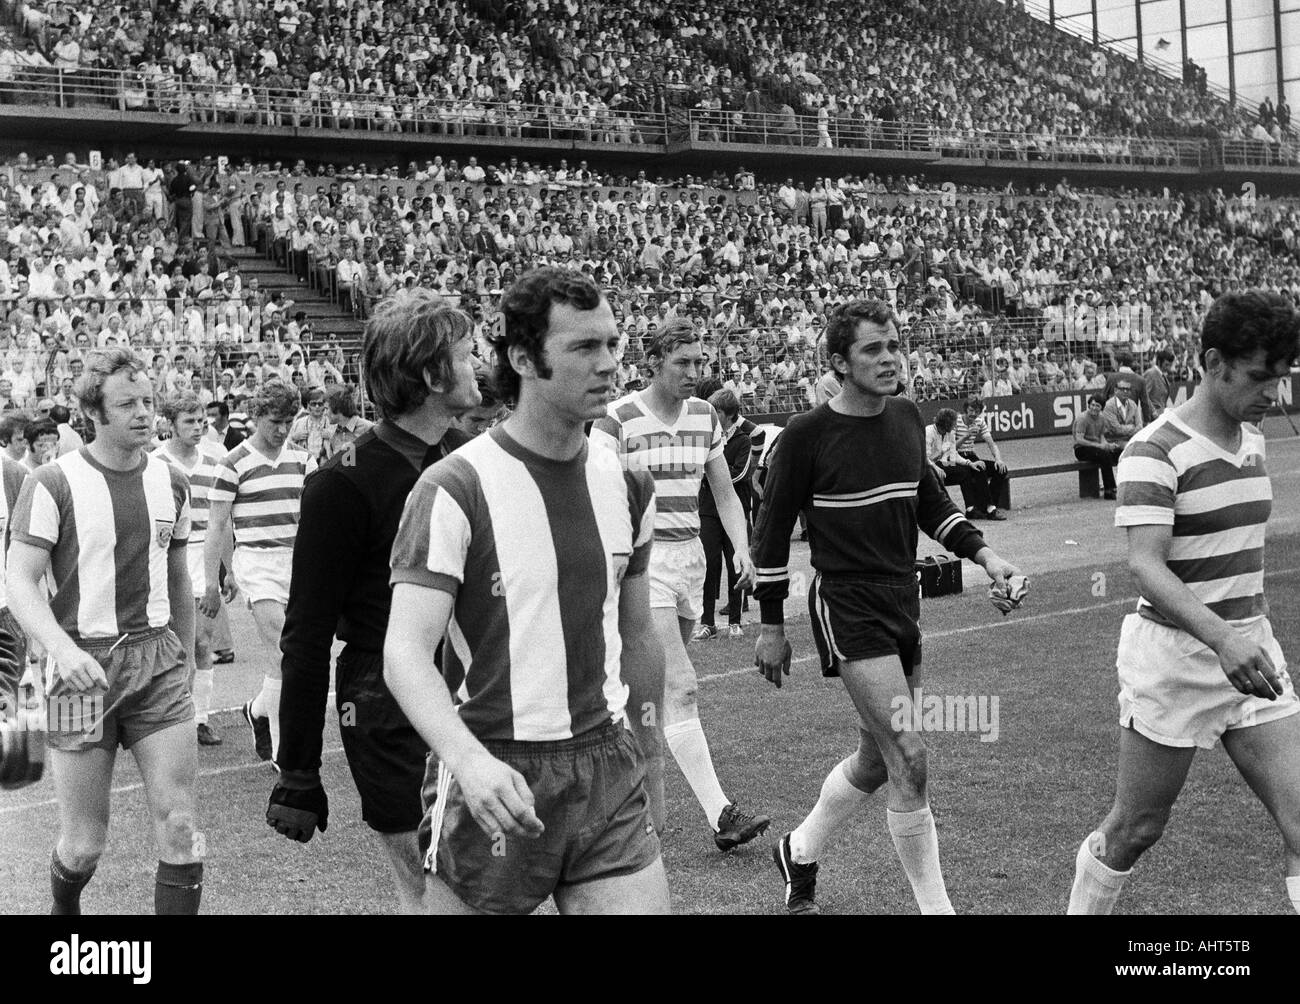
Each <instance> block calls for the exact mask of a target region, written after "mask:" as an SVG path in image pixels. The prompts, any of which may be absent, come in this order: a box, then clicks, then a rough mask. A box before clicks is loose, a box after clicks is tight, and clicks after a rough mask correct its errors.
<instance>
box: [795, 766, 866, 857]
mask: <svg viewBox="0 0 1300 1004" xmlns="http://www.w3.org/2000/svg"><path fill="white" fill-rule="evenodd" d="M856 755H857V754H856V753H855V754H854V756H856ZM852 759H853V757H849V758H848V759H847V760H842V761H840V762H839V763H837V764H836V765H835V766H834V767H832V768H831V772H830V773H829V774H827V775H826V780H825V781H823V782H822V793H821V795H820V796H819V797H818V799H817V804H816V805H815V806H813V810H812V812H810V813H808V815H807V817H806V818H805V819H804V821H803V822H802V823H800V824H799V826H798V827H797V828H796V829H795V830H794V832H792V833H791V834H790V857H791V858H792V859H793V860H794V862H795V863H796V864H801V865H806V864H812V862H814V861H816V860H817V859H818V858H819V857H821V853H822V849H823V848H824V847H825V846H826V841H827V840H829V839H830V838H831V836H832V835H833V834H834V833H835V832H836V831H837V830H838V829H839V828H840V827H841V826H843V825H844V823H845V822H846V821H847V820H848V819H849V818H850V817H851V816H852V815H853V814H854V813H855V812H858V811H860V810H861V809H862V808H863V807H864V806H865V805H866V804H867V801H868V799H870V798H871V794H870V793H869V792H865V791H862V790H861V789H859V788H855V787H854V786H853V784H852V782H850V781H849V776H848V767H849V761H850V760H852Z"/></svg>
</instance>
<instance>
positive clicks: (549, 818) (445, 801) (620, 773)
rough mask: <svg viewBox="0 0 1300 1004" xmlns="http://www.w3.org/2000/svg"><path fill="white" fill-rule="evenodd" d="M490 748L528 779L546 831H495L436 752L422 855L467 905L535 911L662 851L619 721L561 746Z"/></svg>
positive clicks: (637, 757) (631, 744) (637, 762)
mask: <svg viewBox="0 0 1300 1004" xmlns="http://www.w3.org/2000/svg"><path fill="white" fill-rule="evenodd" d="M484 745H485V746H486V747H487V748H488V752H490V753H491V754H492V755H493V756H494V757H497V758H498V759H499V760H502V761H504V762H505V763H508V764H509V765H510V766H512V767H514V769H515V770H517V771H519V773H521V774H522V775H523V776H524V778H525V780H526V781H527V782H528V787H529V790H531V791H532V793H533V799H534V810H535V811H536V813H537V815H538V817H539V818H540V819H541V821H542V823H543V824H544V825H545V827H546V832H544V833H543V834H542V835H541V836H540V837H538V838H537V839H536V840H526V839H523V838H516V837H506V836H504V835H501V834H498V835H497V836H496V837H489V836H488V835H486V834H485V833H484V832H483V831H482V830H481V829H480V828H479V825H478V823H476V822H474V818H473V817H472V816H471V815H470V813H469V810H468V809H467V808H466V806H465V801H464V797H463V796H462V795H461V791H460V786H459V785H458V784H456V782H455V780H454V779H453V778H452V777H451V775H450V773H449V772H448V771H447V770H446V768H445V767H443V766H440V765H437V764H435V763H434V762H433V759H432V758H430V770H429V776H428V777H427V778H426V781H425V800H426V804H429V805H430V806H431V807H430V809H429V811H428V813H427V814H426V816H425V818H424V820H423V822H421V824H420V853H421V854H422V855H423V856H424V867H425V870H426V871H431V872H433V873H434V874H435V875H437V876H438V877H439V878H441V879H442V880H443V882H445V883H446V884H447V886H448V888H450V889H451V891H452V892H454V893H455V894H456V895H457V896H458V897H459V898H460V899H461V901H462V902H464V903H467V904H468V905H470V906H472V907H474V908H475V909H478V910H483V911H486V912H488V913H515V914H519V913H531V912H532V911H533V910H535V909H536V908H537V906H538V905H539V904H541V903H542V902H544V901H545V900H546V899H547V898H548V897H549V896H551V895H552V894H553V893H554V892H555V890H556V889H557V888H560V887H563V886H566V885H577V884H579V883H582V882H591V881H593V880H595V879H607V878H615V877H617V876H619V875H632V874H634V873H636V872H639V871H641V870H642V869H644V868H647V867H649V866H650V865H652V864H653V863H654V862H655V860H656V859H657V858H658V857H659V837H658V836H657V835H656V834H655V829H654V823H653V822H651V819H650V799H649V797H648V796H647V794H646V787H645V763H644V761H643V760H642V758H641V753H640V750H639V749H638V748H637V744H636V740H635V739H633V737H632V733H631V732H629V731H628V730H627V729H626V728H624V727H623V725H621V724H615V723H611V724H609V725H603V726H601V727H600V728H598V729H593V730H592V731H590V732H587V733H585V734H583V735H581V736H576V737H575V738H573V739H563V740H559V741H557V742H486V743H484ZM435 835H436V840H435V839H434V837H435Z"/></svg>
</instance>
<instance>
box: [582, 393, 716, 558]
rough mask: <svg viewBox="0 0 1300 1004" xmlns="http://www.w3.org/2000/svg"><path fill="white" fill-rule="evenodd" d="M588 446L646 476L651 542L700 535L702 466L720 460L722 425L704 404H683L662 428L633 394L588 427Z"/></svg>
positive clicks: (690, 400) (695, 399) (695, 401)
mask: <svg viewBox="0 0 1300 1004" xmlns="http://www.w3.org/2000/svg"><path fill="white" fill-rule="evenodd" d="M591 441H592V443H594V444H596V445H598V446H602V447H606V448H608V449H611V450H614V451H615V452H616V453H617V454H618V456H619V458H620V459H621V461H622V463H623V466H624V467H626V468H627V469H628V470H635V471H649V472H650V475H651V477H653V478H654V484H655V540H664V541H680V540H693V539H694V538H696V537H698V536H699V535H700V484H701V483H702V482H703V480H704V465H705V464H707V463H708V462H709V461H710V460H712V459H713V458H714V457H720V456H722V452H723V442H722V425H721V424H720V423H719V422H718V415H717V412H715V411H714V410H713V405H711V404H709V402H708V401H703V400H701V399H700V398H698V397H692V398H688V399H687V400H685V401H683V402H682V410H681V412H680V413H679V414H678V416H677V421H676V422H674V423H673V424H672V425H670V426H669V425H664V423H663V422H661V421H660V420H659V419H658V418H656V417H655V415H654V413H653V412H651V411H650V409H649V408H648V407H647V406H646V405H645V403H644V402H643V401H642V399H641V393H640V391H633V392H632V393H631V394H628V395H626V396H625V397H621V398H619V399H618V400H617V401H614V402H612V403H611V404H610V406H609V413H608V414H607V415H605V416H604V417H603V418H599V419H597V420H596V422H595V424H594V425H592V427H591Z"/></svg>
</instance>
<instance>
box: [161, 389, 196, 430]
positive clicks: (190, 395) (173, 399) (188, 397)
mask: <svg viewBox="0 0 1300 1004" xmlns="http://www.w3.org/2000/svg"><path fill="white" fill-rule="evenodd" d="M158 410H159V411H160V412H162V417H163V418H165V419H167V421H169V422H171V423H172V424H173V425H175V424H176V419H178V418H180V417H181V416H182V415H188V414H190V413H191V412H195V411H197V412H199V413H200V414H206V409H205V408H204V406H203V401H202V400H200V398H199V396H198V395H197V394H195V393H194V391H192V390H186V391H181V392H180V393H179V394H172V395H170V396H168V397H166V398H164V399H163V403H162V404H161V405H159V407H158Z"/></svg>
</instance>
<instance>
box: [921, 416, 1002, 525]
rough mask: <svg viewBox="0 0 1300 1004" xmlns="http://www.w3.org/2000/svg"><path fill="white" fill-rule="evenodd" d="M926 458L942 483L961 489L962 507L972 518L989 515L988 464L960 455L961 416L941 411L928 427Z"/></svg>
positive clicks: (926, 430) (926, 429) (926, 433)
mask: <svg viewBox="0 0 1300 1004" xmlns="http://www.w3.org/2000/svg"><path fill="white" fill-rule="evenodd" d="M925 455H926V457H927V459H928V460H929V461H930V464H931V466H932V467H933V468H934V472H935V476H936V477H938V479H939V483H940V484H942V485H945V486H948V485H957V486H959V487H960V488H961V494H962V504H963V507H964V508H965V510H966V513H967V515H968V516H969V517H971V518H977V517H978V516H979V515H981V514H983V513H986V512H988V508H989V497H988V485H989V483H988V479H987V478H986V477H984V466H985V465H984V462H983V461H980V460H970V459H968V458H966V457H963V456H962V455H961V454H959V453H958V452H957V413H956V412H955V411H953V410H952V409H951V408H940V409H939V410H938V411H937V412H936V413H935V416H934V421H933V422H932V423H931V424H930V425H927V426H926V427H925Z"/></svg>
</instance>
